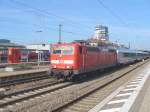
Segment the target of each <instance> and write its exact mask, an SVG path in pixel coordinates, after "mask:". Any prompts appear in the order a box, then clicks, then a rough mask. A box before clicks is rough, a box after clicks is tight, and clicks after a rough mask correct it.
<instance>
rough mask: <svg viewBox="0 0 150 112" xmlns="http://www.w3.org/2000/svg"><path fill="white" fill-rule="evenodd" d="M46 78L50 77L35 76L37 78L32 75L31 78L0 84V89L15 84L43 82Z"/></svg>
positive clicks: (44, 75)
mask: <svg viewBox="0 0 150 112" xmlns="http://www.w3.org/2000/svg"><path fill="white" fill-rule="evenodd" d="M47 78H50V76H48V75H46V74H43V75H37V76H36V75H34V76H31V77H25V78H24V77H23V78H19V79H14V80H8V81H3V82H1V83H0V88H4V87H9V86H14V85H17V84H22V83H28V82H33V81H39V80H43V79H47Z"/></svg>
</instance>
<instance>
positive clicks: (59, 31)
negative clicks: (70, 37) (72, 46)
mask: <svg viewBox="0 0 150 112" xmlns="http://www.w3.org/2000/svg"><path fill="white" fill-rule="evenodd" d="M61 27H62V25H61V24H59V40H58V42H59V43H61Z"/></svg>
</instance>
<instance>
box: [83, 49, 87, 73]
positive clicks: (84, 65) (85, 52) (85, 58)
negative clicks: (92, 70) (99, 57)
mask: <svg viewBox="0 0 150 112" xmlns="http://www.w3.org/2000/svg"><path fill="white" fill-rule="evenodd" d="M82 54H83V55H82V57H83V58H82V59H83V64H82V65H83V69H84V71H86V63H87V62H86V61H87V49H86V48H85V47H83V49H82Z"/></svg>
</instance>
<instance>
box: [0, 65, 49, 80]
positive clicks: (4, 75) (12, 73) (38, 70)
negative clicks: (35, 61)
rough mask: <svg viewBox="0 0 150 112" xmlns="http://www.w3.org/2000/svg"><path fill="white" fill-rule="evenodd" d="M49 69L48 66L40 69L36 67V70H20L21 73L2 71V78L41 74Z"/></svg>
mask: <svg viewBox="0 0 150 112" xmlns="http://www.w3.org/2000/svg"><path fill="white" fill-rule="evenodd" d="M48 69H49V67H48V66H40V68H38V67H34V69H27V70H19V71H12V72H6V71H0V78H3V77H10V76H18V75H24V74H29V73H39V72H44V71H47V70H48Z"/></svg>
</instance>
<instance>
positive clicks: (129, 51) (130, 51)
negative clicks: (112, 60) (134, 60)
mask: <svg viewBox="0 0 150 112" xmlns="http://www.w3.org/2000/svg"><path fill="white" fill-rule="evenodd" d="M116 51H117V52H124V53H138V52H139V51H137V50H133V49H123V48H119V49H116Z"/></svg>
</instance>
